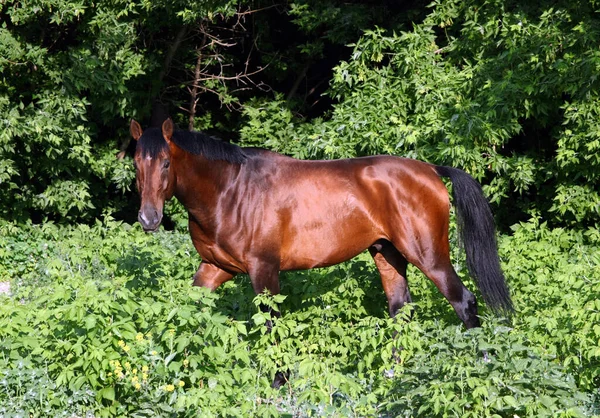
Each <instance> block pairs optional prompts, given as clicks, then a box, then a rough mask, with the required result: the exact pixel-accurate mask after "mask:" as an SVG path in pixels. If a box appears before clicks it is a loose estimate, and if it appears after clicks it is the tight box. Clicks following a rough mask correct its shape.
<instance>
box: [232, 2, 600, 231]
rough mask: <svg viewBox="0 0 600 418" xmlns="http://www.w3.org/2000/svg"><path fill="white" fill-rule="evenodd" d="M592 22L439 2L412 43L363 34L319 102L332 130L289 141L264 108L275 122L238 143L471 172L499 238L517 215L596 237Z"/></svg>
mask: <svg viewBox="0 0 600 418" xmlns="http://www.w3.org/2000/svg"><path fill="white" fill-rule="evenodd" d="M596 8H597V5H595V4H593V3H592V4H588V3H586V4H582V5H579V4H577V5H572V4H571V3H568V2H561V3H559V4H555V2H541V3H540V2H537V3H535V5H530V4H524V3H522V2H508V3H506V2H500V1H492V2H489V1H479V0H473V1H437V2H434V3H433V4H432V5H431V11H430V13H429V15H428V16H427V17H426V18H425V19H424V21H423V22H422V23H420V24H415V25H414V27H413V28H412V30H406V29H404V28H399V29H400V30H399V31H391V30H384V29H381V28H372V29H368V30H365V31H364V34H363V35H362V37H360V38H358V40H357V41H356V42H355V43H354V44H352V45H351V46H352V48H353V50H352V53H351V56H350V58H349V59H348V60H346V61H342V62H340V63H339V64H338V65H337V66H336V67H335V69H334V74H333V77H332V80H331V86H330V90H329V92H328V94H329V95H330V97H331V98H333V99H335V100H336V101H337V103H336V104H335V105H334V106H333V110H332V111H331V113H330V115H329V117H328V118H327V119H317V120H313V121H310V122H305V121H302V120H296V121H294V124H293V126H292V127H291V128H287V127H286V126H281V125H279V124H278V122H279V120H280V118H281V115H280V114H278V111H277V108H278V107H280V106H281V104H276V105H266V106H264V107H265V108H266V110H269V109H271V113H270V114H269V113H267V114H265V113H264V111H263V112H260V113H258V114H257V112H256V111H255V110H253V109H254V107H253V108H251V109H249V110H248V111H247V116H248V119H249V122H248V125H247V127H245V128H244V129H243V130H242V132H243V139H244V140H245V141H251V140H252V139H254V138H261V140H262V136H261V135H263V130H264V128H263V122H264V121H267V120H268V121H269V123H271V124H273V123H275V124H277V125H276V126H277V127H278V128H287V129H281V130H279V131H278V130H277V129H275V131H276V132H281V133H276V134H272V135H271V136H270V137H269V139H268V140H262V142H263V143H265V144H269V146H273V147H274V148H275V149H279V150H282V151H284V152H287V153H290V154H293V155H297V156H309V157H319V158H323V157H325V158H339V157H354V156H357V155H368V154H381V153H383V154H397V155H403V156H407V157H411V158H419V159H424V160H427V161H431V162H434V163H437V164H446V165H452V166H457V167H461V168H463V169H466V170H467V171H468V172H470V173H471V174H472V175H474V176H475V177H476V178H477V179H479V180H482V181H484V182H485V184H486V192H487V194H488V196H489V197H490V199H491V200H492V201H493V202H495V203H497V204H498V207H500V210H499V212H500V214H501V215H503V216H504V217H505V218H508V221H505V222H506V225H510V224H512V223H514V222H515V218H514V214H515V213H517V211H516V210H515V209H516V208H519V209H520V210H521V211H522V212H525V213H536V212H537V213H542V214H543V216H544V217H545V218H546V219H548V220H551V221H552V222H553V223H555V224H574V223H578V224H580V223H582V222H583V223H585V224H588V225H591V224H594V223H595V222H597V219H598V215H599V214H600V190H599V189H598V184H600V183H599V182H598V173H600V165H599V162H600V159H599V155H600V154H599V149H600V145H599V144H600V139H599V137H598V132H600V130H599V129H598V114H599V112H600V108H599V107H598V103H600V100H599V97H598V95H597V92H598V91H600V90H599V88H598V87H599V85H598V83H599V82H600V80H599V79H598V76H597V74H596V73H597V68H598V64H599V63H600V61H599V59H600V55H599V54H598V52H597V42H596V39H598V36H600V20H598V17H597V13H596ZM315 21H316V22H318V20H315ZM255 125H259V126H255ZM289 131H293V133H291V134H290V133H289ZM281 136H284V137H285V138H286V139H279V138H280V137H281ZM290 138H293V140H292V139H290ZM273 142H275V144H273V145H271V144H272V143H273ZM506 206H510V209H509V211H510V212H506V211H504V210H503V208H504V207H506ZM517 219H518V218H517Z"/></svg>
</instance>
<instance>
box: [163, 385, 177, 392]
mask: <svg viewBox="0 0 600 418" xmlns="http://www.w3.org/2000/svg"><path fill="white" fill-rule="evenodd" d="M165 390H166V391H167V392H173V391H174V390H175V386H173V385H166V386H165Z"/></svg>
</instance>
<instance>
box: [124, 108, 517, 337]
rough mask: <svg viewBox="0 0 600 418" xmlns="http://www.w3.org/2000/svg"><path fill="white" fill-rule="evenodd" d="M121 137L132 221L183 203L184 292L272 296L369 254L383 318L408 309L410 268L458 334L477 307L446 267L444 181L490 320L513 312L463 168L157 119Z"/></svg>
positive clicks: (155, 222) (154, 222) (148, 226)
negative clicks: (285, 280) (194, 256)
mask: <svg viewBox="0 0 600 418" xmlns="http://www.w3.org/2000/svg"><path fill="white" fill-rule="evenodd" d="M130 133H131V136H132V137H133V139H135V140H136V141H137V145H136V151H135V156H134V164H135V167H136V183H137V189H138V191H139V194H140V198H141V204H140V210H139V213H138V220H139V222H140V224H141V225H142V228H143V230H144V231H146V232H152V231H156V230H157V229H158V227H159V225H160V224H161V220H162V217H163V206H164V203H165V201H167V200H169V199H171V198H172V197H173V196H175V197H176V198H177V199H178V200H179V201H180V202H181V203H182V204H183V206H184V207H185V208H186V210H187V212H188V216H189V220H188V222H189V233H190V236H191V238H192V242H193V244H194V247H195V248H196V250H197V251H198V254H199V255H200V257H201V260H202V261H201V263H200V267H199V268H198V271H197V272H196V273H195V275H194V277H193V285H195V286H204V287H207V288H209V289H211V290H214V289H216V288H218V287H219V286H220V285H221V284H223V283H224V282H226V281H228V280H231V279H232V278H233V277H234V276H235V275H236V274H240V273H244V274H248V275H249V276H250V280H251V282H252V287H253V289H254V291H255V292H256V293H257V294H258V293H262V292H264V291H268V292H269V293H270V294H271V295H275V294H278V293H279V291H280V288H279V272H280V271H289V270H306V269H312V268H317V267H326V266H331V265H335V264H338V263H341V262H344V261H347V260H349V259H351V258H353V257H355V256H356V255H358V254H359V253H361V252H363V251H364V250H366V249H368V251H369V253H370V254H371V256H372V257H373V260H374V262H375V266H376V267H377V269H378V271H379V275H380V276H381V282H382V284H383V289H384V291H385V294H386V297H387V301H388V311H389V314H390V316H391V317H394V316H395V315H396V314H397V312H398V311H399V310H400V308H402V306H404V305H405V304H407V303H409V302H411V296H410V292H409V287H408V281H407V277H406V269H407V265H408V263H411V264H413V265H414V266H416V267H417V268H418V269H419V270H421V271H422V272H423V274H425V276H427V277H428V278H429V279H430V280H432V281H433V283H434V284H435V285H436V286H437V288H438V289H439V291H440V292H441V293H442V294H443V296H444V297H445V298H446V299H447V300H448V302H449V303H450V304H451V305H452V307H453V308H454V310H455V312H456V314H457V316H458V318H459V319H460V320H461V321H462V322H463V323H464V325H465V327H466V328H467V329H470V328H474V327H479V326H480V321H479V317H478V311H477V301H476V299H475V296H474V294H473V293H472V292H471V291H469V290H468V289H467V288H466V287H465V285H464V284H463V283H462V281H461V279H460V277H459V276H458V274H457V273H456V271H455V270H454V268H453V266H452V263H451V261H450V243H449V239H448V234H449V223H450V197H449V193H448V190H447V189H446V186H445V184H444V183H443V182H442V180H441V178H442V177H446V178H449V179H450V181H451V182H452V190H453V201H454V206H455V208H456V216H457V224H458V229H459V231H460V237H461V240H462V243H463V246H464V249H465V252H466V262H467V267H468V271H469V274H470V275H471V276H472V277H473V278H474V281H475V283H476V285H477V286H478V288H479V290H480V292H481V295H482V298H483V300H484V301H485V302H486V304H487V305H488V306H489V307H490V309H491V310H492V311H494V312H496V313H510V312H511V311H512V310H513V305H512V301H511V298H510V292H509V290H508V287H507V284H506V281H505V279H504V275H503V272H502V270H501V267H500V260H499V256H498V250H497V244H496V237H495V234H496V231H495V223H494V218H493V214H492V212H491V209H490V206H489V204H488V202H487V200H486V198H485V197H484V195H483V192H482V188H481V185H480V184H479V183H478V182H477V181H476V180H474V179H473V178H472V177H471V176H470V175H469V174H467V173H465V172H464V171H462V170H460V169H457V168H452V167H446V166H436V165H433V164H430V163H427V162H423V161H418V160H414V159H407V158H401V157H397V156H369V157H359V158H350V159H340V160H298V159H294V158H291V157H288V156H284V155H281V154H278V153H275V152H272V151H268V150H264V149H258V148H242V147H239V146H237V145H234V144H231V143H228V142H224V141H221V140H219V139H216V138H213V137H210V136H208V135H205V134H203V133H201V132H189V131H183V130H174V127H173V122H172V121H171V119H167V120H165V121H164V123H163V124H162V127H161V128H148V129H146V130H145V131H143V130H142V128H141V126H140V125H139V123H138V122H136V121H135V120H132V121H131V124H130Z"/></svg>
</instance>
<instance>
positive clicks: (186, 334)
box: [0, 218, 600, 417]
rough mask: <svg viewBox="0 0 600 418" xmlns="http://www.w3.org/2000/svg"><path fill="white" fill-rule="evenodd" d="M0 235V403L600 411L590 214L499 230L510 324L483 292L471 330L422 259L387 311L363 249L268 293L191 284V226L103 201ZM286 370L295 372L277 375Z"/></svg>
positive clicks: (245, 412)
mask: <svg viewBox="0 0 600 418" xmlns="http://www.w3.org/2000/svg"><path fill="white" fill-rule="evenodd" d="M0 239H1V240H2V242H3V243H4V244H5V245H3V246H2V247H1V248H0V281H1V282H7V281H8V282H10V293H9V294H4V295H2V294H0V299H1V303H0V405H1V406H0V414H2V415H5V416H15V415H16V414H17V413H21V412H23V411H28V413H29V414H31V415H33V416H39V415H44V416H59V415H61V414H67V415H79V416H83V415H85V414H92V415H94V416H113V415H119V416H122V415H127V416H155V415H156V414H160V415H178V416H179V415H180V416H198V415H202V416H224V415H226V416H281V415H291V416H339V417H347V416H357V417H359V416H360V417H362V416H449V415H451V416H456V415H458V416H473V417H481V416H486V417H492V416H514V415H517V416H532V417H534V416H535V417H538V416H565V417H566V416H592V415H594V414H598V413H599V412H600V393H598V389H597V388H598V386H599V385H600V347H599V346H598V337H599V334H598V332H599V331H600V328H598V325H597V324H598V323H599V318H598V317H597V316H598V314H597V312H598V309H599V307H598V305H597V303H598V302H597V301H598V300H599V299H600V288H599V287H598V284H599V283H600V258H598V254H600V251H599V250H600V233H599V232H598V231H597V230H589V231H588V232H585V233H584V232H572V231H567V230H563V229H549V228H548V227H547V226H546V225H545V224H542V223H539V222H538V221H537V220H533V221H532V222H529V223H523V224H520V225H519V226H517V227H515V229H514V234H513V236H510V237H509V236H503V237H501V239H500V251H501V257H502V261H503V266H504V268H505V271H506V274H507V278H508V281H509V284H510V286H511V290H512V293H513V298H514V301H515V305H516V309H517V314H516V316H515V318H513V322H512V323H511V324H509V323H507V322H506V321H505V320H502V319H495V318H492V317H490V316H489V315H488V314H487V313H486V309H485V307H482V314H483V323H484V326H483V327H482V328H481V329H478V330H471V331H469V332H465V331H464V328H463V327H462V325H461V324H460V323H459V321H458V319H457V318H456V315H455V314H454V312H453V311H452V310H451V308H450V305H449V304H448V303H447V301H445V300H444V299H443V298H442V296H441V295H440V294H439V292H438V291H437V289H436V288H435V286H434V285H433V284H432V283H431V282H429V281H428V280H427V279H426V278H424V277H423V276H422V275H421V274H419V273H418V272H417V271H415V270H414V269H410V271H409V274H410V277H409V280H410V283H411V292H412V295H413V300H414V301H415V303H414V304H413V305H412V306H410V307H407V308H406V309H404V310H403V311H402V312H401V314H400V318H399V320H396V321H394V320H391V319H389V317H388V315H387V306H386V302H385V295H384V293H383V290H382V289H381V285H380V283H379V280H378V279H377V274H376V269H375V267H374V265H373V263H372V261H370V260H369V259H368V256H367V255H361V256H359V257H358V258H356V259H355V260H353V261H351V262H349V263H346V264H342V265H340V266H335V267H331V268H327V269H321V270H313V271H310V272H294V273H286V274H282V294H281V295H279V296H276V297H274V298H270V297H268V296H266V295H261V296H258V297H254V296H253V292H252V289H251V286H250V284H249V281H248V279H247V278H246V277H244V276H242V277H239V278H236V279H235V280H234V281H231V282H228V283H226V284H225V285H223V286H222V287H221V288H220V289H219V290H218V291H217V292H215V293H209V292H207V291H206V290H204V289H197V288H193V287H191V286H190V283H191V276H192V275H193V273H194V272H195V270H196V268H197V266H198V263H199V260H198V257H197V255H196V253H195V251H194V249H193V247H192V245H191V243H190V240H189V237H188V236H187V234H186V233H177V232H170V233H169V232H159V233H156V234H144V233H142V231H141V230H140V228H139V227H138V226H134V227H129V226H128V225H126V224H123V223H119V222H115V221H112V220H110V219H109V218H106V219H105V220H104V221H103V222H97V223H96V224H94V225H92V226H83V225H80V226H76V227H57V226H55V225H53V224H52V223H47V224H45V225H43V226H32V225H20V226H16V225H15V224H10V223H3V224H2V225H1V226H0ZM458 263H459V265H457V267H461V266H462V262H460V261H458ZM462 270H464V268H462ZM469 287H471V288H473V285H472V283H470V284H469ZM259 304H264V305H267V306H271V307H272V308H273V309H275V310H277V309H279V310H280V311H281V312H282V317H281V318H274V317H273V315H272V313H269V312H261V311H260V310H259V309H258V308H257V306H258V305H259ZM411 312H412V319H411V320H410V321H408V320H407V319H408V317H409V315H410V314H411ZM269 320H270V321H272V322H273V330H272V332H270V333H269V332H267V331H266V327H265V326H264V324H265V323H266V322H267V321H269ZM282 370H284V371H285V370H289V371H290V381H289V383H288V384H286V385H284V387H283V388H282V389H281V390H275V389H272V388H271V387H270V384H271V380H272V378H273V376H274V374H275V373H276V372H277V371H282Z"/></svg>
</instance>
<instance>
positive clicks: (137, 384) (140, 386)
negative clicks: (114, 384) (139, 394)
mask: <svg viewBox="0 0 600 418" xmlns="http://www.w3.org/2000/svg"><path fill="white" fill-rule="evenodd" d="M133 387H134V388H136V389H137V390H140V389H141V388H142V385H140V384H139V383H136V384H135V385H133Z"/></svg>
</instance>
